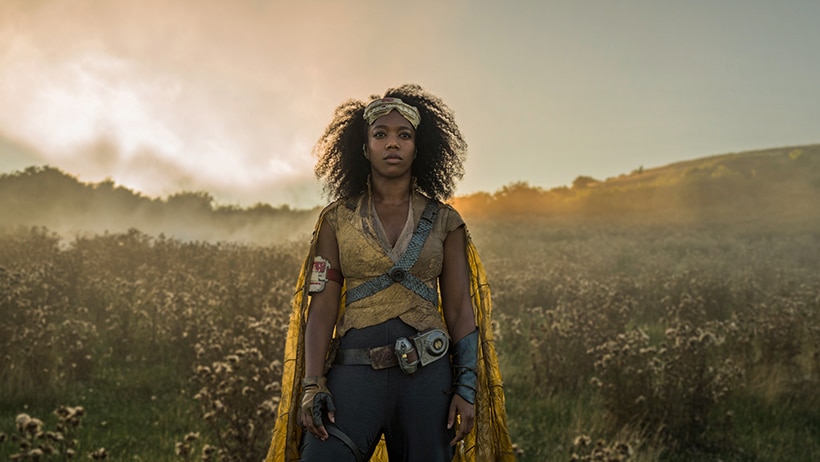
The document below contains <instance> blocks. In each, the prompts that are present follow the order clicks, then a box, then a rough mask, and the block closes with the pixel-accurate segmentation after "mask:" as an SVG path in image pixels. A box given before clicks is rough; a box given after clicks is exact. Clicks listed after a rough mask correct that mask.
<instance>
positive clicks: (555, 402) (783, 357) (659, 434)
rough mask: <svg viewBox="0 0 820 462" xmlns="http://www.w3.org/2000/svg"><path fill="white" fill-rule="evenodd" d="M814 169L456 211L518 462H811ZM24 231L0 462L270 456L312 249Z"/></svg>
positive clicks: (7, 261)
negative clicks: (299, 280)
mask: <svg viewBox="0 0 820 462" xmlns="http://www.w3.org/2000/svg"><path fill="white" fill-rule="evenodd" d="M798 163H800V164H799V165H798ZM818 164H820V156H818V152H817V148H811V147H808V148H801V149H793V148H789V149H783V150H772V151H767V152H765V153H751V154H748V155H730V156H723V157H717V158H711V159H702V160H700V161H697V162H695V161H693V162H690V163H682V164H679V165H677V166H670V167H667V168H663V169H643V170H642V171H640V172H639V171H636V172H633V174H631V175H629V176H625V177H622V178H618V179H609V180H605V181H601V182H597V183H593V182H588V181H586V180H584V181H581V183H584V186H583V188H576V187H573V188H571V189H570V188H564V189H561V190H551V191H543V190H540V189H538V188H532V187H529V186H527V185H524V184H518V185H511V186H509V187H507V188H505V189H504V190H502V191H499V192H497V193H495V194H492V195H491V194H484V195H476V196H472V197H469V198H459V201H461V203H460V204H458V205H457V206H458V207H459V208H460V209H462V208H463V209H464V210H465V212H464V215H465V218H466V219H467V222H468V223H470V230H471V234H472V236H473V238H474V240H475V241H476V244H477V247H478V248H479V250H480V251H481V255H482V258H483V261H484V263H485V265H486V267H487V272H488V274H489V275H490V282H491V283H492V289H493V301H494V307H495V311H494V323H495V325H494V330H495V332H496V336H497V338H496V340H497V349H498V353H499V358H500V361H501V367H502V373H503V376H504V379H505V388H506V394H507V411H508V419H509V424H510V431H511V435H512V438H513V441H514V443H515V444H516V448H517V450H518V452H519V456H520V457H519V458H520V460H522V461H545V460H547V461H570V460H609V461H615V460H629V461H656V460H657V461H689V460H704V461H717V460H722V461H757V460H767V461H769V460H772V461H778V460H784V461H785V460H788V461H812V460H816V459H817V458H818V456H820V398H818V397H817V394H816V392H815V390H816V389H817V387H818V384H820V277H818V275H820V228H819V227H818V226H817V224H818V223H820V221H818V211H817V210H814V209H815V208H816V207H811V206H810V205H811V204H812V203H814V204H816V203H817V202H816V197H815V196H816V194H817V190H818V189H820V169H818V167H817V166H818ZM721 165H722V166H723V167H722V168H721V167H720V166H721ZM741 166H746V167H743V168H747V167H748V168H752V167H751V166H755V167H754V168H753V170H755V171H757V172H758V173H756V174H755V175H756V176H751V177H749V176H743V175H741V174H737V175H736V174H734V173H732V172H742V171H744V170H743V168H741ZM764 167H765V168H764ZM689 169H695V170H694V171H697V173H689V174H688V175H689V176H690V177H691V176H693V175H694V176H696V177H698V178H699V179H697V180H691V181H692V182H690V180H687V179H686V175H684V176H680V172H684V171H687V170H689ZM758 169H759V170H758ZM749 171H750V170H749ZM715 172H718V173H715ZM727 172H729V173H727ZM60 175H62V174H60ZM647 175H650V176H651V178H647V177H646V176H647ZM19 178H21V176H20V175H18V176H6V177H4V178H2V179H0V188H2V187H7V186H3V182H5V181H9V180H10V179H15V180H14V181H21V180H19ZM671 178H680V181H679V182H678V183H674V182H672V180H671ZM73 184H74V185H75V186H76V185H79V186H76V187H80V188H81V189H82V188H85V187H87V185H85V186H84V185H80V184H79V183H76V181H75V182H74V183H73ZM75 186H72V187H75ZM576 189H578V190H577V191H576ZM753 190H754V191H757V194H751V192H750V191H753ZM664 191H665V192H664ZM0 197H2V198H3V199H2V200H5V201H9V200H10V199H8V198H7V197H6V196H5V193H4V195H0ZM682 197H683V198H686V200H683V199H681V198H682ZM524 198H526V199H524ZM638 198H640V199H641V200H638ZM672 198H675V199H674V200H675V203H676V204H679V205H680V204H686V207H685V208H684V207H683V206H679V207H677V208H674V207H671V206H670V204H671V203H672V202H670V201H672ZM15 200H19V197H17V199H15ZM471 201H473V202H471ZM476 201H478V202H476ZM812 201H814V202H812ZM806 202H808V203H809V205H808V206H807V205H806ZM476 203H482V204H485V206H486V207H485V208H476V207H474V206H475V204H476ZM501 205H503V207H502V206H501ZM514 205H521V207H520V208H516V207H514ZM494 207H498V208H494ZM208 210H210V212H208ZM214 210H215V209H214V208H213V207H212V206H211V207H210V208H209V209H206V210H205V211H204V212H203V213H205V214H206V215H207V213H215V212H214ZM501 210H503V212H502V211H501ZM592 210H597V211H598V212H595V213H592V212H591V211H592ZM525 211H528V214H527V215H524V212H525ZM246 212H247V211H237V212H236V213H237V214H238V215H240V216H241V215H242V214H243V213H246ZM32 213H33V212H32ZM85 213H86V214H87V215H86V216H91V215H93V212H92V211H87V212H85ZM29 216H33V215H29ZM44 216H45V215H44ZM311 220H312V218H311ZM22 224H25V225H27V226H25V227H15V228H13V229H7V230H6V231H5V232H4V233H2V234H0V318H2V319H3V323H2V324H0V355H2V362H0V366H1V367H0V458H12V459H16V460H73V459H81V458H82V459H86V458H89V457H90V458H92V459H105V458H110V459H112V460H151V461H163V460H167V461H179V460H206V461H207V460H225V461H258V460H261V459H262V457H263V455H264V453H265V451H266V449H267V444H268V438H269V435H270V430H271V428H272V425H273V415H274V414H275V411H276V407H277V404H278V395H279V392H280V383H279V380H280V377H281V372H282V364H281V358H282V349H283V346H284V338H285V337H284V336H285V334H286V325H287V317H288V315H289V311H290V307H289V303H290V298H291V296H292V290H293V285H294V282H295V278H296V276H297V274H296V272H297V271H298V270H297V268H298V267H299V265H300V263H301V258H302V257H303V254H304V251H305V250H306V243H305V242H304V240H299V241H297V242H298V244H294V243H293V242H289V243H286V242H281V243H276V244H264V245H253V244H249V243H243V244H237V243H229V242H225V241H221V242H219V241H214V242H208V241H205V240H191V239H189V238H186V236H183V237H182V238H170V237H166V236H165V235H160V234H159V233H157V234H153V235H152V234H147V233H145V232H143V231H137V230H126V231H118V232H109V233H105V234H91V235H78V236H74V237H66V236H64V235H60V234H57V233H55V232H53V231H50V230H48V229H45V228H38V227H31V226H30V225H31V223H22ZM38 224H47V223H38Z"/></svg>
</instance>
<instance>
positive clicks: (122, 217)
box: [0, 145, 820, 245]
mask: <svg viewBox="0 0 820 462" xmlns="http://www.w3.org/2000/svg"><path fill="white" fill-rule="evenodd" d="M818 199H820V145H809V146H797V147H786V148H777V149H766V150H760V151H750V152H742V153H731V154H723V155H717V156H711V157H704V158H699V159H693V160H687V161H682V162H677V163H674V164H670V165H666V166H661V167H653V168H647V169H643V168H640V169H637V170H635V171H633V172H631V173H628V174H622V175H620V176H618V177H614V178H608V179H605V180H597V179H594V178H590V177H586V176H579V177H578V178H576V179H575V181H574V182H573V184H572V186H571V187H559V188H553V189H543V188H540V187H537V186H531V185H529V184H527V183H513V184H510V185H507V186H505V187H503V188H501V189H500V190H498V191H496V192H494V193H486V192H481V193H476V194H472V195H468V196H461V197H457V198H455V199H454V200H453V203H454V205H455V206H456V207H457V208H458V210H459V211H460V212H461V213H462V214H463V215H464V217H465V218H466V219H467V221H468V222H470V223H477V224H482V223H494V222H506V221H514V222H520V221H522V220H524V221H533V222H534V223H558V224H562V223H566V224H571V225H585V226H594V225H602V226H634V225H673V226H692V225H697V226H712V225H730V226H737V225H742V226H797V227H800V228H813V227H817V226H818V225H820V208H818V207H816V206H815V204H817V203H818ZM317 213H318V209H313V210H295V209H290V208H288V207H287V206H285V207H279V208H274V207H271V206H270V205H267V204H261V203H260V204H257V205H255V206H253V207H249V208H239V207H234V206H216V205H215V204H214V199H213V197H212V196H210V194H208V193H206V192H180V193H178V194H175V195H172V196H169V197H167V198H164V199H159V198H149V197H145V196H142V195H140V194H139V193H136V192H134V191H131V190H129V189H127V188H123V187H119V186H116V185H115V184H114V183H113V182H111V181H110V180H109V181H103V182H100V183H83V182H80V181H79V180H77V178H75V177H73V176H72V175H70V174H68V173H65V172H62V171H60V170H59V169H56V168H52V167H29V168H27V169H25V170H23V171H18V172H14V173H8V174H4V175H0V222H2V223H3V224H4V225H5V226H6V227H16V226H25V227H31V226H43V227H46V228H48V229H50V230H54V231H56V232H58V233H60V234H62V235H77V234H83V233H103V232H112V233H114V232H122V231H126V230H128V229H131V228H136V229H139V230H141V231H143V232H145V233H147V234H150V235H159V234H165V235H166V236H169V237H175V238H180V239H183V240H204V241H210V242H215V241H236V242H246V243H256V244H263V245H267V244H271V243H275V242H281V241H283V240H290V239H294V238H300V237H303V236H304V235H306V234H307V233H309V232H310V231H311V229H312V226H313V222H314V220H315V217H316V215H317Z"/></svg>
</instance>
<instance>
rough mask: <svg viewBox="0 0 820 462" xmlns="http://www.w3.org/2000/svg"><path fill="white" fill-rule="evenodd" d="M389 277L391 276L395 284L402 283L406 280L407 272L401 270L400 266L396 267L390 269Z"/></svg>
mask: <svg viewBox="0 0 820 462" xmlns="http://www.w3.org/2000/svg"><path fill="white" fill-rule="evenodd" d="M387 275H388V276H390V279H392V280H393V281H394V282H401V281H403V280H404V277H405V276H406V272H405V271H404V269H402V268H399V267H398V266H394V267H392V268H390V271H388V272H387Z"/></svg>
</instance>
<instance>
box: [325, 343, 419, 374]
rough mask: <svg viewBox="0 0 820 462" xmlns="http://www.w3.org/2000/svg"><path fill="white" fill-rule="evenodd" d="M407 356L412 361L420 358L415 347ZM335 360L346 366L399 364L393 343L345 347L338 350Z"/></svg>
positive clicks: (378, 368) (384, 366) (377, 368)
mask: <svg viewBox="0 0 820 462" xmlns="http://www.w3.org/2000/svg"><path fill="white" fill-rule="evenodd" d="M407 356H408V359H410V360H411V361H415V360H417V359H418V353H417V352H416V351H415V349H414V350H413V351H412V352H410V353H409V354H408V355H407ZM333 362H334V363H335V364H342V365H346V366H370V367H372V368H373V369H376V370H381V369H387V368H390V367H394V366H398V365H399V360H398V358H397V357H396V349H395V347H394V346H393V345H382V346H378V347H374V348H343V349H340V350H339V351H337V352H336V359H335V360H334V361H333Z"/></svg>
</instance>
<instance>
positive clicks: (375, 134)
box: [370, 130, 385, 139]
mask: <svg viewBox="0 0 820 462" xmlns="http://www.w3.org/2000/svg"><path fill="white" fill-rule="evenodd" d="M384 135H385V134H384V132H383V131H381V130H377V131H375V132H373V133H372V134H371V135H370V136H372V137H373V138H376V139H380V138H384Z"/></svg>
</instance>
